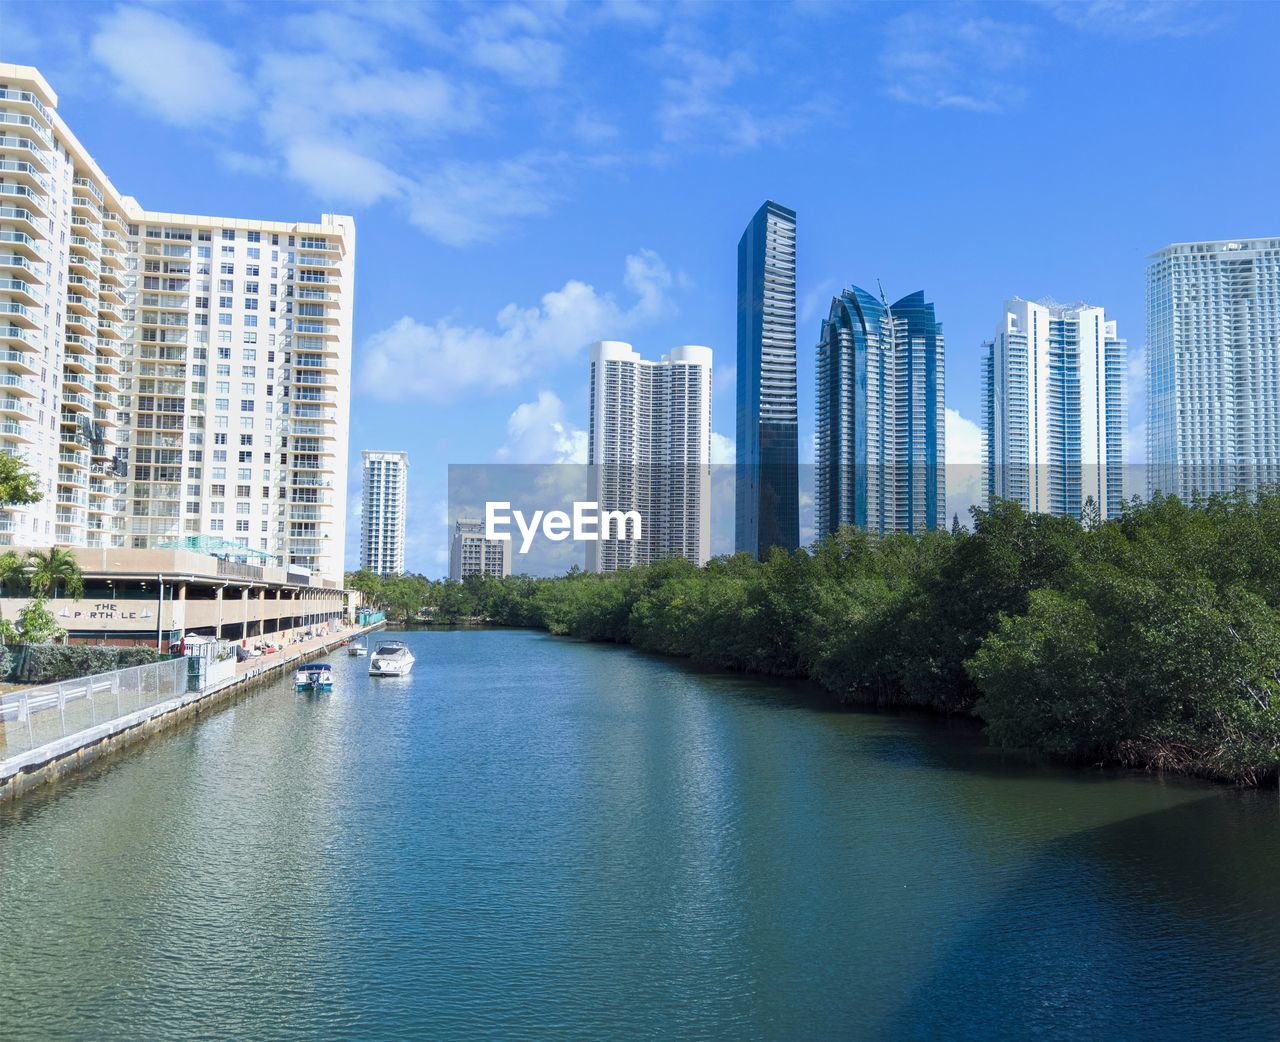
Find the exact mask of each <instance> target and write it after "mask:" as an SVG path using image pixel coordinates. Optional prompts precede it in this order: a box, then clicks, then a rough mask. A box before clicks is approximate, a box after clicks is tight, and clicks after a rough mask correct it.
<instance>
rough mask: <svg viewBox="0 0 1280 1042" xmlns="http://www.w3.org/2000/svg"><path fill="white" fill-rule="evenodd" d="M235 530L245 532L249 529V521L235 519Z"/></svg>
mask: <svg viewBox="0 0 1280 1042" xmlns="http://www.w3.org/2000/svg"><path fill="white" fill-rule="evenodd" d="M236 531H237V532H247V531H249V522H248V521H237V522H236Z"/></svg>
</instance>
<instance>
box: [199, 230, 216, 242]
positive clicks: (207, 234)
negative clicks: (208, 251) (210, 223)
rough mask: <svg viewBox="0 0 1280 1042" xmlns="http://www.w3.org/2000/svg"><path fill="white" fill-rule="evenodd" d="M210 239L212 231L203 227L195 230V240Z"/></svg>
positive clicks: (206, 240)
mask: <svg viewBox="0 0 1280 1042" xmlns="http://www.w3.org/2000/svg"><path fill="white" fill-rule="evenodd" d="M212 241H213V232H211V231H210V230H209V229H208V228H204V229H201V230H200V231H197V232H196V242H212Z"/></svg>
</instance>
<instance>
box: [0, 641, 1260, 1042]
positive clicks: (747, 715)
mask: <svg viewBox="0 0 1280 1042" xmlns="http://www.w3.org/2000/svg"><path fill="white" fill-rule="evenodd" d="M406 639H407V640H408V641H410V642H411V644H412V646H413V650H414V654H415V655H416V656H417V657H418V663H417V666H416V667H415V669H414V672H413V674H412V675H411V676H410V677H407V678H384V679H377V680H371V679H370V678H368V677H367V676H366V675H365V671H366V670H367V668H368V666H367V661H366V660H360V659H346V658H343V659H340V660H337V661H336V672H337V677H336V684H335V689H334V692H333V694H332V695H324V696H314V695H299V694H295V693H294V691H293V690H292V687H291V686H290V685H289V683H288V682H287V681H281V682H280V683H279V684H277V685H276V686H275V687H273V688H270V689H266V690H264V691H262V692H261V693H260V694H258V695H257V696H256V697H254V698H252V699H249V700H247V701H244V702H241V703H240V704H238V705H236V706H234V707H233V708H231V709H228V710H227V711H225V712H222V713H218V714H215V715H213V716H211V717H209V718H208V719H206V720H204V721H202V722H201V723H200V724H199V725H197V726H195V727H193V728H191V729H189V730H186V731H182V732H178V733H175V734H172V735H168V736H165V737H162V738H160V739H158V740H155V741H152V742H150V743H148V744H147V745H145V746H144V747H142V748H141V749H140V750H138V751H137V752H136V753H134V754H132V755H129V756H126V757H124V758H121V759H119V760H117V761H116V762H114V763H113V764H111V765H109V766H107V767H104V768H101V769H99V770H97V771H96V772H95V773H93V774H92V775H90V776H89V777H88V778H87V779H85V780H84V781H82V782H80V783H78V784H76V785H68V786H65V787H63V788H61V789H58V790H54V791H51V792H49V793H46V794H41V795H39V796H37V797H35V798H33V799H29V800H25V801H23V802H21V803H19V804H18V805H13V806H9V807H7V808H4V809H0V917H2V918H0V923H2V926H0V941H2V944H0V1024H3V1025H5V1026H6V1027H7V1026H9V1025H20V1026H21V1029H20V1030H19V1031H18V1032H16V1034H13V1037H17V1038H24V1039H26V1038H52V1037H59V1038H65V1037H77V1038H86V1039H90V1038H92V1039H101V1038H108V1037H132V1038H165V1039H167V1038H173V1039H178V1038H190V1037H193V1036H200V1035H203V1036H206V1037H219V1038H223V1037H236V1038H255V1039H274V1038H315V1037H361V1038H405V1039H409V1038H423V1037H449V1038H479V1037H504V1038H505V1037H512V1036H519V1037H528V1036H536V1037H544V1038H557V1039H559V1038H581V1039H596V1038H601V1037H617V1036H621V1035H628V1036H639V1037H647V1038H664V1039H665V1038H673V1037H698V1038H735V1039H736V1038H743V1037H747V1038H750V1037H756V1038H813V1039H831V1038H846V1037H855V1038H867V1037H884V1038H903V1037H906V1038H921V1039H928V1038H937V1037H941V1036H946V1037H964V1038H973V1039H991V1038H1017V1039H1021V1038H1027V1037H1032V1036H1035V1037H1041V1038H1073V1039H1074V1038H1079V1037H1082V1036H1095V1037H1126V1038H1140V1037H1149V1038H1157V1037H1170V1036H1183V1037H1186V1036H1201V1037H1202V1036H1205V1035H1208V1034H1210V1033H1212V1034H1213V1035H1214V1036H1216V1037H1219V1038H1231V1037H1240V1038H1246V1037H1252V1038H1256V1037H1259V1036H1267V1035H1269V1034H1271V1033H1272V1031H1273V1030H1274V1027H1275V1025H1276V1024H1280V983H1277V980H1280V974H1277V973H1276V972H1275V970H1274V967H1275V966H1276V965H1277V958H1278V957H1280V804H1278V801H1277V799H1276V796H1275V794H1274V793H1266V794H1258V793H1254V794H1244V795H1242V794H1239V793H1236V792H1232V791H1228V790H1223V789H1218V788H1213V787H1210V786H1204V785H1198V784H1194V783H1187V782H1180V781H1168V782H1166V781H1161V780H1159V779H1155V778H1149V777H1142V776H1138V777H1133V776H1118V775H1104V774H1098V773H1076V772H1069V771H1064V770H1059V769H1055V768H1050V767H1045V766H1043V765H1037V764H1034V763H1030V762H1027V761H1026V760H1024V759H1022V758H1019V757H1016V756H1008V755H1002V754H1000V753H997V752H994V751H992V750H989V749H986V748H985V747H984V746H983V745H982V743H981V740H980V738H979V737H978V736H977V735H976V734H975V733H974V732H973V730H972V729H971V728H969V727H967V726H954V725H951V726H947V725H943V724H940V723H938V722H935V721H931V720H927V719H923V718H920V717H915V716H909V715H890V714H876V713H868V712H839V711H834V710H832V709H831V708H830V707H829V706H828V705H826V704H825V703H823V702H822V701H820V700H818V699H815V698H814V697H813V696H812V695H811V694H809V693H807V692H805V691H804V690H803V689H798V688H795V687H791V686H787V685H782V684H777V683H772V682H768V681H760V680H755V679H751V678H744V677H736V676H723V675H714V674H699V673H693V672H689V671H686V670H684V669H683V668H681V667H680V666H678V665H675V664H673V663H670V662H666V661H663V660H659V659H653V658H649V657H646V656H643V655H639V654H636V653H634V652H631V651H629V650H626V649H621V648H615V647H603V646H592V645H581V644H574V643H570V642H565V641H556V640H553V639H551V638H548V637H546V636H543V635H541V634H533V633H523V632H500V631H496V632H476V631H470V632H444V633H413V634H409V635H407V636H406ZM0 1034H5V1036H6V1037H8V1034H7V1033H6V1032H3V1031H0Z"/></svg>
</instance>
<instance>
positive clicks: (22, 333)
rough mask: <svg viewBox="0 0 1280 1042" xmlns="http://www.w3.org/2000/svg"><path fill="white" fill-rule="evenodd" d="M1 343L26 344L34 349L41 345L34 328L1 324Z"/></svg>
mask: <svg viewBox="0 0 1280 1042" xmlns="http://www.w3.org/2000/svg"><path fill="white" fill-rule="evenodd" d="M0 343H9V344H15V343H16V344H26V345H27V346H28V347H29V348H31V350H33V351H36V350H39V347H40V344H39V341H38V340H37V339H36V334H35V332H34V331H33V330H30V329H20V328H19V327H18V326H0Z"/></svg>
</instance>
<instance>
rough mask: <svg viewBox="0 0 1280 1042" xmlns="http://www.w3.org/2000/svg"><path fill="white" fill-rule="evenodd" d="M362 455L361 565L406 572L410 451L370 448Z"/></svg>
mask: <svg viewBox="0 0 1280 1042" xmlns="http://www.w3.org/2000/svg"><path fill="white" fill-rule="evenodd" d="M362 456H363V458H364V500H363V502H362V503H361V510H360V567H361V568H365V569H368V570H369V571H371V572H376V573H377V574H378V575H402V574H404V521H405V506H406V499H407V497H408V492H409V454H408V453H407V452H372V451H370V450H368V449H366V450H365V451H364V452H363V453H362Z"/></svg>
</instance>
